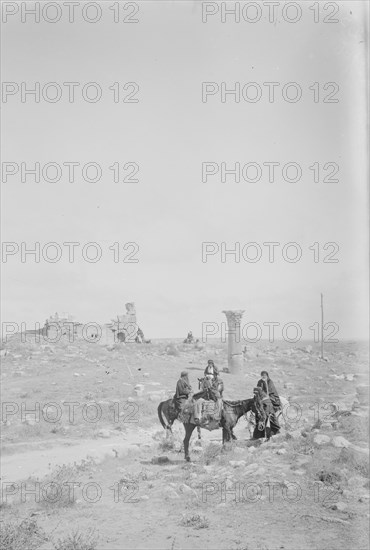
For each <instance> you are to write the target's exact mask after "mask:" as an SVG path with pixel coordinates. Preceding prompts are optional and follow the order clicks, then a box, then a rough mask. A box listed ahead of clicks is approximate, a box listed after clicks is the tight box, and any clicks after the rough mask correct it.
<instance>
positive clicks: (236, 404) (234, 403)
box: [223, 397, 253, 408]
mask: <svg viewBox="0 0 370 550" xmlns="http://www.w3.org/2000/svg"><path fill="white" fill-rule="evenodd" d="M246 401H253V397H249V398H248V399H239V400H238V401H228V400H226V399H223V402H224V404H225V405H227V406H228V407H235V408H236V407H240V405H243V404H245V403H246Z"/></svg>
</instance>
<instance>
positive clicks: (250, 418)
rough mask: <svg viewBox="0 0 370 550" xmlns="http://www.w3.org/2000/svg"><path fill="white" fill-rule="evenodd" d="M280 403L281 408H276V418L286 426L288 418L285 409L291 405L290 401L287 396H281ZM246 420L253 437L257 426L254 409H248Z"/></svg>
mask: <svg viewBox="0 0 370 550" xmlns="http://www.w3.org/2000/svg"><path fill="white" fill-rule="evenodd" d="M280 403H281V406H280V408H279V409H275V417H276V420H277V421H278V423H279V424H280V426H281V425H283V426H284V424H285V422H286V418H285V411H286V409H287V407H289V401H288V399H287V398H286V397H283V396H280ZM245 420H246V422H247V429H248V430H249V434H250V437H251V439H252V438H253V433H254V430H255V427H256V419H255V415H254V414H253V412H252V411H248V412H247V414H246V415H245Z"/></svg>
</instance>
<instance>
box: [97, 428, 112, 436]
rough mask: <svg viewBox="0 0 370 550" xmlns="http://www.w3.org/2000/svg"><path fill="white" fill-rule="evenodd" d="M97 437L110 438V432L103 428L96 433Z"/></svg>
mask: <svg viewBox="0 0 370 550" xmlns="http://www.w3.org/2000/svg"><path fill="white" fill-rule="evenodd" d="M98 437H105V438H107V437H110V431H109V430H106V429H104V428H103V429H101V430H99V431H98Z"/></svg>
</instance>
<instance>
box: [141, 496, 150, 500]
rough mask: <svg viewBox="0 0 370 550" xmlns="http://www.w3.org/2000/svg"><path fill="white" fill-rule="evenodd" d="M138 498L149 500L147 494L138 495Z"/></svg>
mask: <svg viewBox="0 0 370 550" xmlns="http://www.w3.org/2000/svg"><path fill="white" fill-rule="evenodd" d="M140 500H149V497H148V495H143V496H142V497H140Z"/></svg>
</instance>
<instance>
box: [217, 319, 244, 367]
mask: <svg viewBox="0 0 370 550" xmlns="http://www.w3.org/2000/svg"><path fill="white" fill-rule="evenodd" d="M244 311H245V310H244V309H238V310H227V311H223V312H222V313H224V314H225V315H226V319H227V327H228V329H227V330H228V349H227V362H228V366H229V371H230V372H231V373H232V374H237V373H239V372H241V371H242V368H243V352H242V342H241V337H240V322H241V320H242V316H243V313H244Z"/></svg>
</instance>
